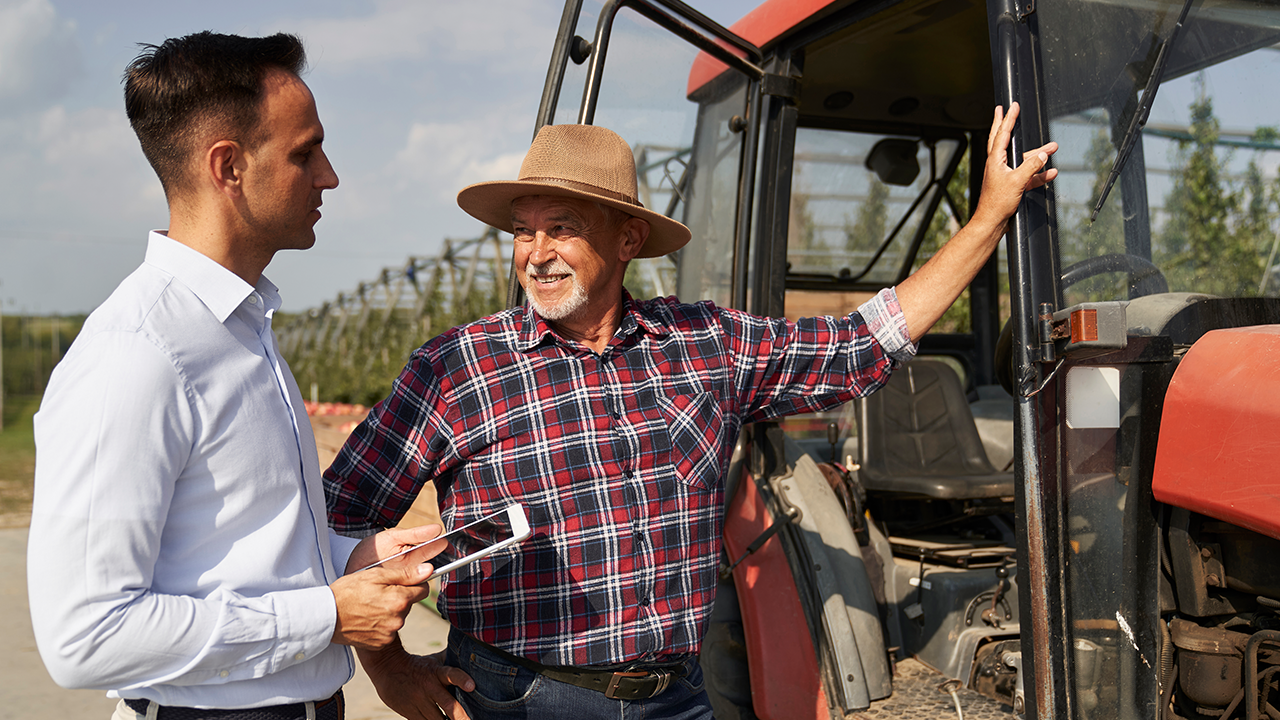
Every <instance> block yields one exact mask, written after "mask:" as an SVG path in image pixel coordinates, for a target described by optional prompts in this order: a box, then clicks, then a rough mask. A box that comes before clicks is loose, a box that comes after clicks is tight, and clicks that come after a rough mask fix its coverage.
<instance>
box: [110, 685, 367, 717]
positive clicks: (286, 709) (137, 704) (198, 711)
mask: <svg viewBox="0 0 1280 720" xmlns="http://www.w3.org/2000/svg"><path fill="white" fill-rule="evenodd" d="M330 703H337V704H338V714H337V717H342V715H343V705H344V703H343V702H342V691H341V690H339V691H338V692H336V693H334V694H333V695H332V696H331V697H327V698H325V699H324V700H316V701H315V703H314V705H315V709H316V712H317V713H318V712H319V711H320V709H321V708H324V707H327V706H328V705H329V704H330ZM124 704H125V705H126V706H127V707H128V708H129V709H130V710H132V711H134V712H136V713H138V714H139V715H146V714H147V709H148V708H149V707H150V705H151V701H150V700H144V699H142V698H126V699H125V701H124ZM305 717H307V704H306V703H290V704H288V705H270V706H267V707H256V708H239V709H235V710H223V709H209V708H192V707H183V706H180V705H161V706H160V707H159V709H158V712H157V713H156V720H297V719H298V718H305Z"/></svg>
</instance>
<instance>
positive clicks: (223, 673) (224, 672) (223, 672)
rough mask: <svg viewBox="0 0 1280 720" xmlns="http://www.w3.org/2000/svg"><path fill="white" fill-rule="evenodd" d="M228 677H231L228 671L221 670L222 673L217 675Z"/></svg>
mask: <svg viewBox="0 0 1280 720" xmlns="http://www.w3.org/2000/svg"><path fill="white" fill-rule="evenodd" d="M229 675H231V672H230V671H228V670H223V671H222V672H220V673H218V677H228V676H229Z"/></svg>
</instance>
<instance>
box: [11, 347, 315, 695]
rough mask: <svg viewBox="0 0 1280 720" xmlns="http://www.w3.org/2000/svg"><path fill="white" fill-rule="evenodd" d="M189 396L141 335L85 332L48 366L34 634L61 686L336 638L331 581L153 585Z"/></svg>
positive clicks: (244, 661) (189, 429) (33, 545)
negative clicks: (255, 588) (284, 585)
mask: <svg viewBox="0 0 1280 720" xmlns="http://www.w3.org/2000/svg"><path fill="white" fill-rule="evenodd" d="M194 401H195V398H194V396H193V393H192V392H191V391H190V389H189V388H188V387H187V386H186V384H185V383H184V382H183V380H182V378H181V376H180V374H179V372H178V370H177V368H176V366H175V363H174V362H173V361H172V360H171V358H170V357H169V356H168V355H167V354H166V353H165V352H164V351H163V349H162V348H161V347H160V346H159V345H158V344H157V343H155V342H152V341H151V340H150V339H149V338H146V337H145V336H143V335H141V334H140V333H133V332H103V333H100V334H98V335H95V336H93V337H91V338H87V339H86V342H84V343H83V344H81V345H79V346H78V347H77V348H76V349H74V350H73V351H72V352H71V353H69V354H68V355H67V356H66V357H65V358H64V359H63V361H62V362H61V363H59V365H58V367H57V368H56V369H55V372H54V374H53V377H52V379H51V381H50V385H49V388H48V390H47V391H46V393H45V396H44V399H43V401H42V403H41V408H40V411H39V413H38V414H37V415H36V419H35V436H36V453H37V455H36V481H35V498H34V503H33V509H32V518H31V530H30V536H29V542H28V556H27V574H28V589H29V594H30V602H31V619H32V625H33V628H34V630H35V636H36V642H37V645H38V647H39V650H40V654H41V657H42V658H43V659H44V661H45V665H46V666H47V667H48V669H49V673H50V675H51V676H52V677H53V679H54V680H55V681H56V682H57V683H58V684H60V685H63V686H64V687H88V688H102V689H116V690H124V689H129V688H133V687H143V686H149V685H156V684H174V685H194V684H213V683H218V682H230V681H235V680H244V679H248V678H256V677H262V676H266V675H270V674H272V673H275V672H278V671H280V670H281V669H284V668H286V667H289V666H291V665H294V664H297V663H299V662H303V661H305V660H307V659H310V658H311V657H312V656H314V655H315V654H317V653H319V652H321V651H322V650H324V649H325V648H326V647H327V646H328V645H329V643H330V640H331V638H332V636H333V630H334V626H335V622H336V607H335V602H334V598H333V593H332V591H330V590H329V588H328V587H325V586H320V587H312V588H305V589H300V590H287V591H280V592H270V593H265V594H262V595H258V596H250V595H245V594H238V593H236V592H232V591H230V590H227V589H225V588H216V587H215V588H210V589H209V591H208V592H207V594H205V595H204V596H202V597H196V596H189V595H172V594H163V593H161V592H157V591H155V590H153V582H154V581H155V570H156V565H157V560H158V558H159V557H160V549H161V542H162V537H163V535H164V534H165V532H166V527H165V524H166V517H167V514H168V510H169V506H170V502H171V500H172V498H173V494H174V487H175V483H177V482H178V480H179V478H180V476H181V474H182V471H183V468H184V466H185V465H186V463H187V461H188V457H189V455H190V453H191V448H192V443H193V438H194V437H195V435H196V433H197V429H198V425H199V420H198V417H197V415H196V413H195V412H194V411H193V402H194ZM168 531H173V529H172V528H170V529H169V530H168Z"/></svg>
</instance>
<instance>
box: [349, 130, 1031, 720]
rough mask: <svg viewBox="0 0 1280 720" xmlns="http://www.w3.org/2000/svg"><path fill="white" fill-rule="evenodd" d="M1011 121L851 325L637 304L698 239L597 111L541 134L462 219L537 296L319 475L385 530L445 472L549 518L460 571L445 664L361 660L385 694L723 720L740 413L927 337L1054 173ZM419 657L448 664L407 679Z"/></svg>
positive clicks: (360, 519) (778, 409) (445, 482)
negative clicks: (910, 267)
mask: <svg viewBox="0 0 1280 720" xmlns="http://www.w3.org/2000/svg"><path fill="white" fill-rule="evenodd" d="M1016 116H1017V110H1016V106H1015V108H1011V111H1010V113H1009V115H1008V117H1004V116H1003V113H1002V112H1001V111H1000V110H999V109H997V110H996V113H995V118H994V122H993V124H992V128H991V134H990V136H989V138H988V151H989V158H990V160H989V161H988V163H987V168H986V177H985V179H984V185H983V192H982V201H981V204H980V205H979V207H978V209H977V212H976V213H975V214H974V218H973V220H972V222H971V223H970V224H969V225H968V226H967V227H965V228H963V229H962V230H961V231H960V232H959V233H958V234H957V235H956V237H954V238H953V239H952V240H951V241H950V242H949V243H948V244H947V245H946V246H945V247H944V248H943V249H942V250H941V251H940V252H938V253H937V254H936V255H935V256H934V257H933V258H932V259H931V260H930V262H929V263H928V264H926V266H925V267H923V268H922V269H921V270H920V271H919V272H918V273H916V275H915V276H913V277H912V278H910V279H908V280H907V281H905V282H903V283H902V285H901V286H899V287H898V288H897V290H896V292H895V291H894V290H893V289H889V290H885V291H883V292H882V293H880V295H879V296H877V297H876V298H874V299H873V300H872V301H870V302H869V303H867V304H866V305H864V306H863V307H862V308H861V309H860V310H859V312H857V313H853V314H852V315H850V316H848V317H844V318H816V319H809V320H804V321H801V322H798V323H791V322H788V321H786V320H782V319H771V318H759V317H753V316H751V315H748V314H746V313H742V312H739V311H735V310H728V309H723V308H718V307H715V306H714V305H712V304H710V303H699V304H696V305H685V304H681V303H679V302H678V301H676V300H675V299H672V298H667V299H655V300H647V301H636V300H634V299H632V298H631V297H630V296H629V295H628V294H627V293H626V292H625V291H624V290H623V276H624V274H625V272H626V268H627V264H628V263H629V262H630V261H631V260H632V259H634V258H637V257H646V256H660V255H663V254H666V253H668V252H671V251H673V250H676V249H678V248H679V247H681V246H682V245H684V244H685V242H687V241H688V239H689V231H688V229H687V228H685V227H684V226H683V225H681V224H680V223H678V222H675V221H674V220H671V219H669V218H666V217H663V216H662V215H659V214H657V213H654V212H651V211H649V210H646V209H644V208H643V207H641V206H640V204H639V203H638V202H637V200H636V175H635V167H634V164H633V160H632V154H631V151H630V148H629V147H628V146H627V144H626V142H625V141H623V140H622V139H621V138H619V137H618V136H617V135H615V134H614V133H612V132H610V131H608V130H605V129H603V128H597V127H590V126H581V125H577V126H575V125H568V126H554V127H547V128H544V129H543V130H542V131H541V132H540V133H539V134H538V137H537V138H536V139H535V141H534V144H533V146H532V147H531V148H530V150H529V153H528V155H527V157H526V159H525V162H524V165H523V167H522V168H521V171H520V179H519V180H517V181H514V182H491V183H481V184H479V185H473V186H471V187H468V188H466V189H464V190H463V191H462V192H461V193H460V194H459V196H458V204H459V205H461V206H462V208H463V209H464V210H466V211H467V212H469V213H470V214H472V215H473V216H475V217H477V218H479V219H481V220H483V221H485V222H487V223H489V224H491V225H493V226H495V227H498V228H501V229H504V230H507V231H509V232H512V233H513V234H514V235H515V266H516V268H517V270H518V273H519V278H520V282H521V284H522V285H523V287H524V289H525V291H526V293H527V294H528V298H529V305H530V306H531V307H530V308H516V309H512V310H508V311H506V312H502V313H499V314H497V315H494V316H492V317H488V318H484V319H482V320H479V321H477V322H475V323H473V324H471V325H467V326H465V327H460V328H455V329H453V330H451V331H449V332H446V333H444V334H443V335H441V336H440V337H437V338H435V339H433V340H431V341H429V342H428V343H427V344H426V345H424V346H423V347H422V348H421V349H419V350H418V351H416V352H415V353H414V354H413V356H412V358H411V359H410V361H409V364H408V366H407V367H406V368H405V370H404V372H403V374H402V375H401V377H400V379H399V381H398V382H397V384H396V386H395V390H394V391H393V394H392V395H391V397H389V398H388V399H387V400H386V401H385V402H383V403H382V404H380V405H379V406H378V407H377V408H375V410H374V411H373V412H372V413H371V415H370V417H369V419H368V420H367V421H366V422H365V423H364V424H363V425H361V426H360V427H359V428H358V429H357V430H356V432H355V433H354V434H353V436H352V438H351V440H350V441H349V442H348V444H347V446H346V447H345V448H344V449H343V451H342V453H341V454H340V455H339V457H338V459H337V460H336V461H335V462H334V464H333V466H332V467H331V468H330V470H329V471H328V472H327V473H326V475H325V477H326V490H327V491H328V493H329V502H330V515H331V522H332V523H333V524H334V525H335V526H336V527H337V528H339V529H340V530H345V531H367V530H370V529H373V528H377V527H382V526H388V525H391V524H393V523H394V522H395V521H396V520H397V519H398V518H399V517H400V516H401V515H402V514H403V513H404V512H405V510H406V509H408V507H409V504H410V503H411V502H412V500H413V498H414V496H415V495H416V494H417V493H418V490H419V489H420V488H421V487H422V485H423V484H424V483H426V482H434V483H435V484H436V487H437V490H438V492H439V493H440V497H441V508H442V512H443V515H444V518H445V520H446V522H451V523H453V524H461V523H464V522H466V521H468V520H470V519H471V518H474V517H477V516H479V515H482V514H485V513H488V512H491V511H493V510H494V509H497V508H500V507H502V506H504V505H505V504H507V503H511V502H519V503H521V504H523V505H525V506H526V507H527V508H528V512H529V516H530V520H531V524H532V526H533V528H534V533H535V534H534V537H533V538H532V539H531V540H530V541H528V542H526V543H525V544H524V545H523V546H521V547H520V548H518V549H516V550H514V551H512V552H509V553H506V554H503V555H500V556H495V557H493V558H491V559H489V560H487V561H485V562H483V563H480V564H478V565H477V566H475V567H474V568H471V569H470V570H469V571H468V572H467V573H464V574H460V575H458V576H456V577H454V578H452V579H450V580H449V581H446V583H445V585H444V588H443V590H442V595H441V603H440V606H441V609H442V611H443V613H444V614H445V616H446V617H447V618H448V619H449V621H450V622H451V623H452V625H453V631H452V633H451V635H450V640H449V648H448V652H447V655H446V656H445V657H444V658H443V664H442V662H441V661H442V659H441V658H434V659H432V660H430V661H422V660H416V661H415V660H412V659H411V658H409V657H408V656H406V655H405V654H404V653H403V650H401V649H399V648H394V647H393V648H389V649H388V650H386V651H382V652H379V653H369V654H367V655H366V663H365V664H366V667H370V668H371V674H372V675H374V678H375V682H376V683H378V684H379V686H380V689H381V690H382V691H383V693H384V695H383V696H384V699H388V700H389V702H391V703H392V704H393V706H395V707H398V708H400V709H401V711H402V712H405V713H406V714H407V715H410V716H411V717H418V716H421V717H438V714H435V711H434V709H433V708H431V707H429V703H430V702H432V701H434V702H440V698H441V697H443V695H442V692H441V690H442V689H441V687H440V685H439V682H438V681H439V680H440V679H442V678H443V679H447V678H448V677H450V675H449V672H450V670H449V669H447V668H448V666H454V665H456V666H459V667H460V668H461V669H462V670H465V671H466V673H467V674H469V675H470V677H472V678H473V679H474V681H475V684H476V689H475V691H474V692H470V693H459V694H458V699H459V701H460V702H462V703H463V704H464V705H465V707H466V709H467V710H468V711H469V712H470V714H471V716H472V717H481V718H484V717H513V716H517V715H518V716H520V717H547V718H552V717H597V716H599V717H605V716H608V717H618V716H626V717H631V716H633V714H634V715H635V716H636V717H640V716H643V717H646V718H667V717H671V718H674V717H679V718H695V717H699V718H701V717H710V716H711V709H710V704H709V701H708V698H707V695H706V693H705V692H704V691H703V690H702V678H701V672H700V669H699V666H698V663H697V660H696V656H697V653H698V650H699V647H700V643H701V641H702V633H703V630H704V628H705V626H706V619H707V615H708V613H709V611H710V609H711V606H712V603H713V600H714V594H715V587H716V567H717V561H718V557H719V551H720V542H721V540H720V538H721V527H722V520H723V518H722V508H723V488H722V482H721V478H722V477H723V475H724V472H725V470H726V468H727V466H728V463H729V456H730V452H731V449H732V447H733V444H734V440H735V438H736V437H737V435H738V432H739V429H740V428H741V427H742V425H743V424H744V423H750V422H756V421H760V420H767V419H772V418H777V417H780V416H784V415H787V414H792V413H797V412H807V411H816V410H822V409H826V408H830V407H833V406H836V405H839V404H841V403H844V402H847V401H849V400H850V399H852V398H854V397H856V396H859V395H863V394H866V393H869V392H871V391H873V390H875V389H876V388H878V387H879V386H880V385H881V384H883V383H884V382H885V380H886V379H887V378H888V375H889V373H890V371H891V370H892V369H893V367H894V366H895V365H896V364H897V363H899V362H901V361H903V360H905V359H906V358H908V357H910V356H911V355H912V354H913V353H914V342H915V341H916V340H917V339H918V338H919V337H920V336H921V335H922V334H923V333H924V332H925V331H926V330H927V329H928V328H929V327H930V326H931V325H932V324H933V323H934V322H935V321H936V320H937V319H938V318H939V317H940V316H941V314H942V313H943V312H944V311H945V310H946V308H947V307H949V306H950V305H951V303H952V302H953V301H954V300H955V298H956V297H957V296H958V295H959V294H960V292H961V291H962V290H963V288H964V287H965V286H966V285H967V284H968V283H969V282H970V280H972V278H973V276H974V274H975V273H976V272H977V270H978V269H979V268H980V267H981V266H982V265H983V263H984V262H985V261H986V259H987V257H988V256H989V255H990V253H991V252H992V250H993V249H994V248H995V247H996V244H997V243H998V242H999V239H1000V237H1001V236H1002V234H1003V232H1004V227H1005V223H1006V221H1007V220H1008V218H1009V216H1010V215H1012V214H1013V212H1014V210H1015V209H1016V208H1017V205H1018V201H1019V199H1020V198H1021V196H1022V193H1023V191H1024V190H1025V189H1026V188H1028V187H1034V186H1037V185H1040V184H1043V183H1044V182H1046V181H1047V180H1049V179H1051V178H1052V177H1053V176H1054V174H1055V173H1054V171H1052V170H1050V171H1048V172H1046V173H1043V174H1039V175H1038V174H1037V173H1038V171H1039V170H1040V168H1042V167H1043V166H1044V164H1045V162H1046V161H1047V159H1048V154H1049V153H1052V152H1053V151H1054V150H1055V149H1056V145H1053V144H1050V145H1048V146H1045V147H1044V148H1041V149H1039V150H1037V151H1034V153H1033V154H1031V155H1030V158H1031V159H1030V161H1028V162H1024V163H1023V164H1022V165H1021V166H1020V167H1019V168H1017V169H1010V168H1009V167H1008V166H1007V164H1006V162H1005V160H1004V157H1005V149H1006V147H1007V144H1008V140H1009V133H1010V131H1011V129H1012V127H1013V122H1014V120H1015V118H1016ZM413 662H416V663H418V665H417V666H416V667H417V668H418V669H422V668H427V669H431V670H434V671H435V672H434V673H431V672H428V673H422V674H421V675H420V676H419V678H420V679H419V680H417V681H416V682H414V681H412V680H410V678H412V677H413V675H414V672H413V670H412V668H414V667H415V666H414V665H412V664H411V663H413ZM393 677H394V678H396V680H394V681H393V680H391V678H393ZM415 704H416V705H417V706H418V707H417V708H416V709H415V708H413V706H414V705H415ZM415 713H420V715H418V714H415ZM454 716H455V717H458V716H459V714H456V713H455V714H454Z"/></svg>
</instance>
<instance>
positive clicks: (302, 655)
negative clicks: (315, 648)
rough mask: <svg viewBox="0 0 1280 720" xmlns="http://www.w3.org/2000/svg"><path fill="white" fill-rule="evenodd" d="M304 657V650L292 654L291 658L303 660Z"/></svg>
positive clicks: (305, 655)
mask: <svg viewBox="0 0 1280 720" xmlns="http://www.w3.org/2000/svg"><path fill="white" fill-rule="evenodd" d="M306 657H307V654H306V653H304V652H300V653H298V654H297V655H294V656H293V659H294V660H305V659H306Z"/></svg>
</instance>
